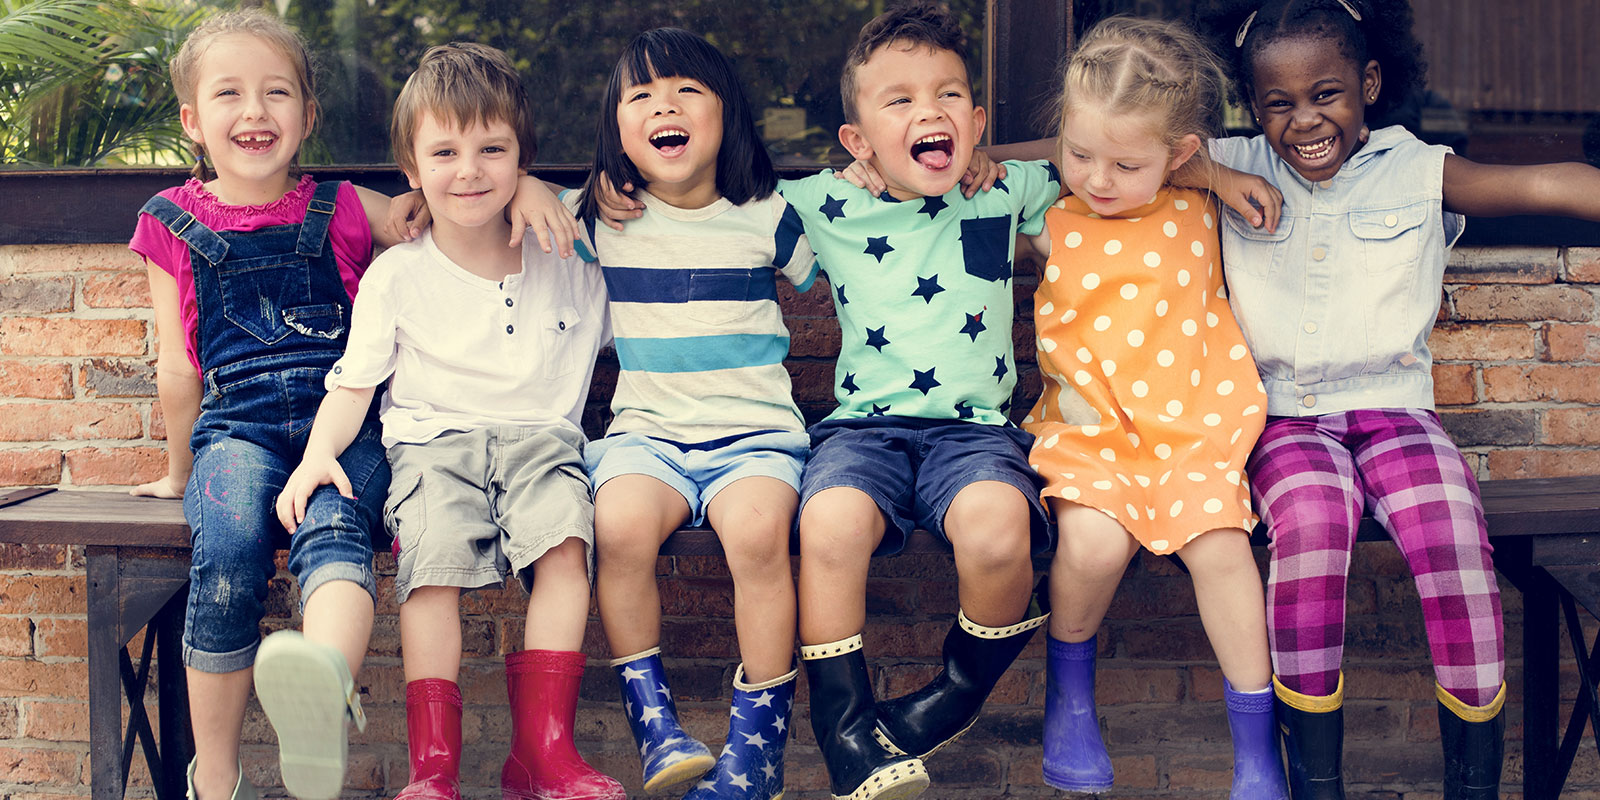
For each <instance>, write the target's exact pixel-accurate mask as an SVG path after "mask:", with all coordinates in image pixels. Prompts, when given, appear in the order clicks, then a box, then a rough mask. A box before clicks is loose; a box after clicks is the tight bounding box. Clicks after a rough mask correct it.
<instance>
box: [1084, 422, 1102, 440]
mask: <svg viewBox="0 0 1600 800" xmlns="http://www.w3.org/2000/svg"><path fill="white" fill-rule="evenodd" d="M1082 430H1083V435H1084V436H1087V437H1089V438H1091V439H1093V438H1094V437H1096V436H1099V435H1100V426H1099V425H1085V426H1083V429H1082Z"/></svg>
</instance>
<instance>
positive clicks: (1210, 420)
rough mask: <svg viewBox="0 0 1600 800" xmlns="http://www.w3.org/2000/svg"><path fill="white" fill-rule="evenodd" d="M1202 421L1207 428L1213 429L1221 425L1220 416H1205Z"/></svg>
mask: <svg viewBox="0 0 1600 800" xmlns="http://www.w3.org/2000/svg"><path fill="white" fill-rule="evenodd" d="M1204 421H1205V423H1206V425H1207V426H1208V427H1212V428H1215V427H1217V426H1218V425H1221V424H1222V415H1221V414H1207V415H1206V417H1205V420H1204Z"/></svg>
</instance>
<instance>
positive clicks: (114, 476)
mask: <svg viewBox="0 0 1600 800" xmlns="http://www.w3.org/2000/svg"><path fill="white" fill-rule="evenodd" d="M166 471H167V451H166V448H163V447H115V448H100V447H83V448H79V449H77V450H68V451H67V473H68V475H69V476H71V479H72V483H73V485H75V486H136V485H138V484H141V483H147V482H149V481H153V480H155V479H156V478H159V477H161V476H162V475H165V474H166Z"/></svg>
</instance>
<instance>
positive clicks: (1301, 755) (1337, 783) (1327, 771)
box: [1272, 672, 1344, 800]
mask: <svg viewBox="0 0 1600 800" xmlns="http://www.w3.org/2000/svg"><path fill="white" fill-rule="evenodd" d="M1272 688H1273V690H1274V692H1275V693H1276V694H1277V695H1278V704H1277V712H1278V728H1279V729H1280V730H1282V731H1283V752H1284V755H1286V756H1287V757H1288V761H1289V797H1290V798H1291V800H1344V777H1343V775H1341V769H1342V766H1343V761H1344V673H1342V672H1341V673H1339V688H1338V689H1335V690H1334V692H1333V694H1331V695H1328V696H1327V697H1316V696H1314V695H1309V694H1300V693H1299V692H1296V691H1293V690H1291V689H1289V688H1288V687H1286V686H1284V685H1283V684H1282V683H1279V682H1278V679H1277V678H1276V677H1274V678H1273V679H1272Z"/></svg>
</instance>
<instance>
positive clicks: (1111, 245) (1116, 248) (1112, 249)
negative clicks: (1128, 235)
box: [1106, 239, 1122, 256]
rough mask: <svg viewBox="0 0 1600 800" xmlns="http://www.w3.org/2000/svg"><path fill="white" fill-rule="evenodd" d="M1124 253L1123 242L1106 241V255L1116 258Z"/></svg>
mask: <svg viewBox="0 0 1600 800" xmlns="http://www.w3.org/2000/svg"><path fill="white" fill-rule="evenodd" d="M1120 252H1122V240H1121V239H1110V240H1107V241H1106V255H1108V256H1114V255H1116V254H1118V253H1120Z"/></svg>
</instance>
